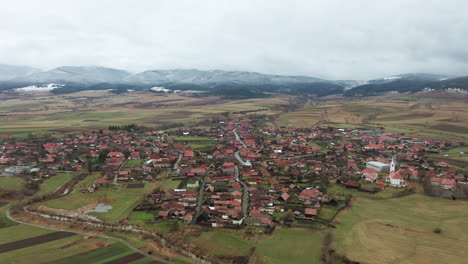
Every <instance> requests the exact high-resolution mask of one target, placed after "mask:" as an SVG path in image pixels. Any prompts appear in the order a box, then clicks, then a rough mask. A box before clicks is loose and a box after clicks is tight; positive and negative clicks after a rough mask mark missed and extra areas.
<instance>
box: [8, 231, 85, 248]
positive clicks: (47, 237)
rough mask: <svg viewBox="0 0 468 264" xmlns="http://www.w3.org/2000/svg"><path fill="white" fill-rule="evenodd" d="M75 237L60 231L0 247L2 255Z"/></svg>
mask: <svg viewBox="0 0 468 264" xmlns="http://www.w3.org/2000/svg"><path fill="white" fill-rule="evenodd" d="M75 235H76V234H75V233H70V232H62V231H59V232H54V233H50V234H45V235H42V236H36V237H31V238H26V239H22V240H18V241H14V242H10V243H5V244H2V245H0V253H5V252H9V251H13V250H17V249H21V248H26V247H31V246H35V245H39V244H43V243H47V242H51V241H54V240H58V239H62V238H66V237H70V236H75Z"/></svg>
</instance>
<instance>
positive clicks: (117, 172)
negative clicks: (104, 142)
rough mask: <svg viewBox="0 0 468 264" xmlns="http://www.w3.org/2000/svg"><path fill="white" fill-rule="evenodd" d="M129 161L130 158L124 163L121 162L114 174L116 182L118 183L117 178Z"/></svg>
mask: <svg viewBox="0 0 468 264" xmlns="http://www.w3.org/2000/svg"><path fill="white" fill-rule="evenodd" d="M127 162H128V158H127V159H125V160H124V161H123V162H122V164H120V166H119V168H118V169H117V171H116V172H115V176H114V184H117V178H118V177H119V172H120V170H122V169H123V168H124V167H125V165H127Z"/></svg>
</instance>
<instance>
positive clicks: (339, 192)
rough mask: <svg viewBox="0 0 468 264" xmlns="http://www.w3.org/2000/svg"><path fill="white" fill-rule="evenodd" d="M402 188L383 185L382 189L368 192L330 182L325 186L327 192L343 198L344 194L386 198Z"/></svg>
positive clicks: (393, 195)
mask: <svg viewBox="0 0 468 264" xmlns="http://www.w3.org/2000/svg"><path fill="white" fill-rule="evenodd" d="M403 191H404V189H402V188H394V187H385V189H384V190H382V191H380V192H377V193H368V192H361V191H358V190H354V189H349V188H346V187H344V186H341V185H339V184H331V185H330V186H328V187H327V193H330V194H333V195H335V196H337V197H338V198H340V199H343V198H345V196H348V195H351V196H353V197H366V198H370V199H388V198H393V197H395V196H396V195H398V194H399V193H401V192H403Z"/></svg>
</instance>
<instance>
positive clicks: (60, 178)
mask: <svg viewBox="0 0 468 264" xmlns="http://www.w3.org/2000/svg"><path fill="white" fill-rule="evenodd" d="M71 177H72V174H71V173H59V174H57V175H55V176H52V177H50V178H49V179H47V180H45V181H44V182H43V183H42V184H41V187H40V190H39V191H38V192H37V193H36V194H34V196H41V195H45V194H49V193H52V192H54V191H55V190H56V189H57V188H58V187H60V186H61V185H62V184H64V183H65V182H66V181H68V180H69V179H71Z"/></svg>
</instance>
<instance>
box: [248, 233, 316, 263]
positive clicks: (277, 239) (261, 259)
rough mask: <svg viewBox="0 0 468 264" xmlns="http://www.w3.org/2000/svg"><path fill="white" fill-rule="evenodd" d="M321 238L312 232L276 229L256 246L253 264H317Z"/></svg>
mask: <svg viewBox="0 0 468 264" xmlns="http://www.w3.org/2000/svg"><path fill="white" fill-rule="evenodd" d="M321 248H322V237H321V236H320V234H318V233H317V232H316V231H314V230H310V229H297V228H294V229H292V228H280V227H278V228H276V229H275V231H274V233H273V235H272V236H271V237H270V238H266V239H265V240H264V241H262V242H260V243H259V244H258V245H256V250H255V256H256V262H255V263H258V264H260V263H265V264H266V263H271V264H275V263H278V264H279V263H291V264H293V263H298V264H299V263H319V257H320V253H321Z"/></svg>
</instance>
